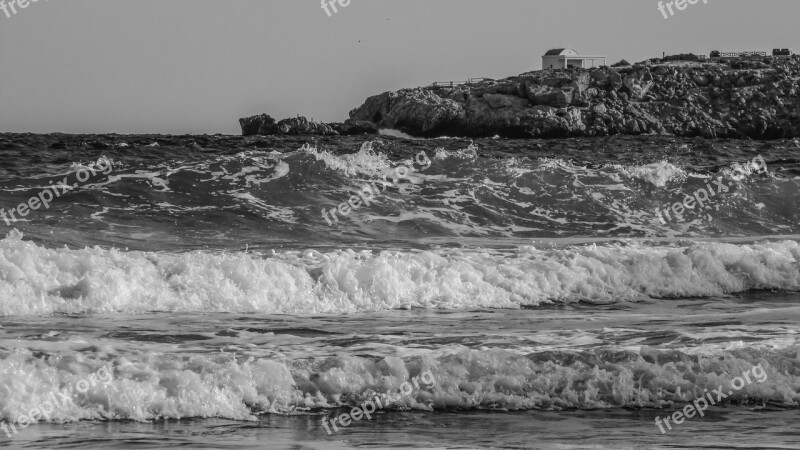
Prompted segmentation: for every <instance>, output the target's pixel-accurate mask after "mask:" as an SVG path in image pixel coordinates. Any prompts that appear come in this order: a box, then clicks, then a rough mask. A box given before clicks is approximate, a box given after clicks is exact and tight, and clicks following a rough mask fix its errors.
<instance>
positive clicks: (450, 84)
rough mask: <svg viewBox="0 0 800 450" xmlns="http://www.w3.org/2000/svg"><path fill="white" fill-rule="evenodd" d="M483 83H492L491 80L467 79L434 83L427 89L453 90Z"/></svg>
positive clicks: (482, 78)
mask: <svg viewBox="0 0 800 450" xmlns="http://www.w3.org/2000/svg"><path fill="white" fill-rule="evenodd" d="M484 81H494V80H493V79H492V78H486V77H481V78H468V79H467V81H434V82H433V83H432V84H431V85H430V86H428V87H447V88H454V87H456V86H471V85H474V84H478V83H482V82H484Z"/></svg>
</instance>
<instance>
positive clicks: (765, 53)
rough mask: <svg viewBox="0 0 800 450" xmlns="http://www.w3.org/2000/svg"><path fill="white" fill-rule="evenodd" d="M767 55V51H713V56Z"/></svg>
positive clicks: (746, 56)
mask: <svg viewBox="0 0 800 450" xmlns="http://www.w3.org/2000/svg"><path fill="white" fill-rule="evenodd" d="M763 56H767V52H718V51H713V52H711V57H712V58H748V57H763Z"/></svg>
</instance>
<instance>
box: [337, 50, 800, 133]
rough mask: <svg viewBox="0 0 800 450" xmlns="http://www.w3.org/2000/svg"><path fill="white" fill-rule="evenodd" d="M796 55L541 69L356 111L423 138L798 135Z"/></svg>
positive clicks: (361, 117) (379, 101) (799, 70)
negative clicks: (701, 61) (706, 61)
mask: <svg viewBox="0 0 800 450" xmlns="http://www.w3.org/2000/svg"><path fill="white" fill-rule="evenodd" d="M799 77H800V57H798V56H794V57H792V58H788V59H773V58H765V59H764V60H758V61H749V62H743V61H736V62H733V63H732V64H718V63H707V64H692V65H681V64H674V63H673V64H656V65H651V64H647V65H644V64H638V65H635V66H632V67H630V66H629V67H622V68H600V69H589V70H584V69H569V70H558V71H554V70H545V71H537V72H529V73H525V74H522V75H520V76H517V77H511V78H506V79H503V80H498V81H484V82H480V83H478V84H472V85H462V86H455V87H452V88H450V87H423V88H415V89H403V90H400V91H397V92H385V93H383V94H380V95H376V96H373V97H370V98H369V99H367V101H366V102H365V103H364V104H363V105H362V106H360V107H359V108H356V109H354V110H353V111H351V112H350V121H351V122H354V123H369V122H372V123H374V124H376V125H377V126H378V127H380V128H395V129H398V130H400V131H403V132H405V133H408V134H411V135H414V136H421V137H437V136H466V137H490V136H495V135H500V136H503V137H510V138H524V137H544V138H547V137H573V136H608V135H615V134H629V135H638V134H671V135H675V136H686V137H693V136H703V137H707V138H714V137H730V138H752V139H777V138H784V137H786V138H788V137H798V136H800V97H799V96H798V91H799V90H800V89H799V88H800V86H798V78H799Z"/></svg>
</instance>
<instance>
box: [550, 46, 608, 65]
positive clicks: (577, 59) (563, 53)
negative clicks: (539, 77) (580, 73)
mask: <svg viewBox="0 0 800 450" xmlns="http://www.w3.org/2000/svg"><path fill="white" fill-rule="evenodd" d="M605 65H606V57H605V56H599V55H581V54H580V53H578V51H577V50H575V49H574V48H554V49H552V50H548V51H547V53H545V54H544V56H542V69H569V68H576V69H588V68H591V67H599V66H605Z"/></svg>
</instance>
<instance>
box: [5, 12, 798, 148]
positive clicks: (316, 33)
mask: <svg viewBox="0 0 800 450" xmlns="http://www.w3.org/2000/svg"><path fill="white" fill-rule="evenodd" d="M4 1H5V2H6V3H8V2H9V1H10V0H4ZM15 1H16V0H15ZM23 1H24V0H23ZM658 3H659V2H658V1H657V0H351V2H350V4H349V6H347V7H338V9H339V11H338V12H337V13H334V14H332V16H330V17H329V16H328V15H327V14H326V13H325V11H324V10H323V9H322V7H321V4H320V1H319V0H224V1H222V0H39V1H38V2H36V3H29V4H28V5H27V7H26V8H25V9H20V8H16V9H17V13H16V14H13V13H11V11H10V9H9V13H11V17H7V15H6V14H5V13H3V12H2V11H1V10H0V132H32V133H52V132H63V133H121V134H123V133H124V134H127V133H160V134H215V133H224V134H239V133H240V132H241V129H240V128H239V122H238V119H239V118H240V117H245V116H249V115H254V114H261V113H267V114H270V115H271V116H273V117H275V118H276V119H278V120H280V119H282V118H286V117H294V116H295V115H298V114H300V115H304V116H306V117H309V118H313V119H314V120H317V121H326V122H340V121H343V120H345V119H347V117H348V113H349V111H350V110H352V109H353V108H356V107H358V106H360V105H361V104H362V103H363V102H364V100H366V98H367V97H369V96H371V95H376V94H380V93H382V92H385V91H389V90H397V89H402V88H408V87H417V86H424V85H428V84H430V83H431V82H434V81H450V80H465V79H467V78H475V77H490V78H503V77H507V76H513V75H518V74H520V73H523V72H527V71H530V70H537V69H540V68H541V55H542V54H543V53H544V52H545V51H547V50H548V49H550V48H558V47H566V46H572V47H574V48H576V49H577V50H578V51H579V52H581V53H583V54H592V55H596V54H601V55H607V56H608V63H609V64H611V63H614V62H617V61H619V60H620V59H622V58H625V59H626V60H628V61H631V62H635V61H641V60H644V59H647V58H651V57H657V56H661V54H662V52H666V53H667V54H675V53H686V52H695V53H704V54H708V53H709V51H711V50H721V51H737V50H763V51H771V50H772V49H773V48H777V47H780V48H794V49H795V50H798V51H800V33H799V32H798V31H797V30H798V28H797V18H798V17H800V1H798V0H767V1H764V0H708V3H707V4H704V3H703V0H700V2H699V3H698V4H696V5H689V6H688V7H687V8H686V9H685V10H683V11H677V10H676V11H675V15H674V16H672V17H669V18H668V19H665V18H664V15H662V13H661V12H659V10H658ZM665 3H666V2H665Z"/></svg>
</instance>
